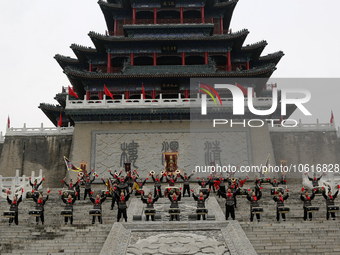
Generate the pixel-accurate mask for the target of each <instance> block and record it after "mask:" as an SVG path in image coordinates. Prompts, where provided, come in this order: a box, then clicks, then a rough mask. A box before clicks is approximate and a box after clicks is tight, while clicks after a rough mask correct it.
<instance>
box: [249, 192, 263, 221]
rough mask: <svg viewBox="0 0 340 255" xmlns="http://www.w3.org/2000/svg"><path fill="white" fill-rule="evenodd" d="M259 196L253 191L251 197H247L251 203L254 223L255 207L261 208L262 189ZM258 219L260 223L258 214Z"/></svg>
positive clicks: (251, 219) (251, 215)
mask: <svg viewBox="0 0 340 255" xmlns="http://www.w3.org/2000/svg"><path fill="white" fill-rule="evenodd" d="M258 193H259V194H258V195H256V194H255V192H254V191H253V192H252V194H251V195H249V194H248V195H247V199H248V200H249V201H250V221H251V222H252V221H253V219H254V214H253V207H259V202H258V201H259V200H260V199H261V197H262V192H261V189H259V191H258ZM256 218H257V220H258V222H260V214H259V213H256Z"/></svg>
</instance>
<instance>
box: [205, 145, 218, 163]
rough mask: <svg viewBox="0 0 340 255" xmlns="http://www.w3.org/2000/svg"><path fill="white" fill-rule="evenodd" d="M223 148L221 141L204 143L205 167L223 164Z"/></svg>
mask: <svg viewBox="0 0 340 255" xmlns="http://www.w3.org/2000/svg"><path fill="white" fill-rule="evenodd" d="M221 152H222V150H221V147H220V142H219V141H214V142H208V141H207V142H205V143H204V161H205V165H207V166H210V165H211V163H212V162H214V163H215V164H218V165H220V166H221V165H222V163H221Z"/></svg>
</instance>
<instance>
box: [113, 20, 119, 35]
mask: <svg viewBox="0 0 340 255" xmlns="http://www.w3.org/2000/svg"><path fill="white" fill-rule="evenodd" d="M117 27H118V26H117V19H115V24H114V32H113V33H114V35H115V36H116V35H117Z"/></svg>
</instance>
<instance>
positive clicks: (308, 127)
mask: <svg viewBox="0 0 340 255" xmlns="http://www.w3.org/2000/svg"><path fill="white" fill-rule="evenodd" d="M268 127H269V131H270V132H285V131H297V132H304V131H321V132H322V131H335V132H337V134H338V136H339V132H340V129H338V131H337V130H336V127H335V123H334V122H333V123H320V122H319V120H318V119H317V120H316V123H302V121H301V120H299V122H298V123H297V125H296V124H292V123H284V126H283V125H281V124H274V125H272V124H271V123H269V124H268Z"/></svg>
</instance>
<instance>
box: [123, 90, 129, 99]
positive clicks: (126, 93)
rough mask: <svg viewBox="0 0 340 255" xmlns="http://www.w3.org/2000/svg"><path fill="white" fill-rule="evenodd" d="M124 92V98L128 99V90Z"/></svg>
mask: <svg viewBox="0 0 340 255" xmlns="http://www.w3.org/2000/svg"><path fill="white" fill-rule="evenodd" d="M124 94H125V95H124V97H125V99H129V97H130V91H128V90H126V91H125V93H124Z"/></svg>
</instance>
